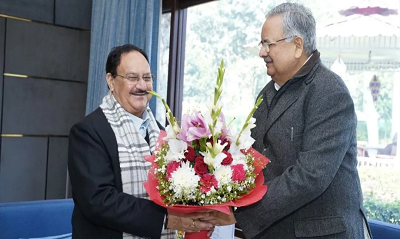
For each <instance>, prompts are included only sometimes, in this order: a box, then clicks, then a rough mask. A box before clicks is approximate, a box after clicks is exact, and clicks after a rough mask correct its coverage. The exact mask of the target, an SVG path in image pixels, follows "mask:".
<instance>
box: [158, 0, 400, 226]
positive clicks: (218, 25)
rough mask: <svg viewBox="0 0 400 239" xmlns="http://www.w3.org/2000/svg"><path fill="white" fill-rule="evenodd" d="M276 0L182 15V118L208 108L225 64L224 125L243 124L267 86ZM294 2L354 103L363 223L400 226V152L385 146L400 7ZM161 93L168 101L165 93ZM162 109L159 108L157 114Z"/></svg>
mask: <svg viewBox="0 0 400 239" xmlns="http://www.w3.org/2000/svg"><path fill="white" fill-rule="evenodd" d="M281 2H283V1H280V0H271V1H265V0H252V1H247V0H235V1H232V0H219V1H214V2H210V3H206V4H201V5H199V6H195V7H190V8H189V9H188V14H187V32H186V46H185V54H186V55H185V65H184V71H185V75H184V90H183V102H182V104H183V113H186V112H189V111H190V110H192V109H198V108H199V107H200V108H201V107H204V106H205V103H206V102H211V97H212V95H213V87H214V85H215V81H216V74H217V69H218V66H219V64H220V62H221V60H223V61H224V63H225V68H226V73H225V78H224V85H223V88H224V89H223V90H224V92H223V94H222V103H223V105H224V108H223V112H224V114H225V117H226V118H227V122H229V121H231V120H232V119H233V118H235V120H234V121H233V123H232V124H233V126H234V127H237V128H239V126H241V125H242V124H243V122H244V120H245V119H246V117H247V115H248V113H249V111H250V110H251V108H252V106H253V104H254V102H255V97H256V96H257V94H258V93H259V91H260V90H261V89H262V88H263V87H264V86H265V84H267V82H268V81H270V78H269V76H267V74H266V69H265V64H264V62H263V60H262V59H260V58H259V57H258V47H257V44H258V42H259V40H260V34H261V27H262V24H263V22H264V20H265V14H266V13H267V12H268V10H269V9H271V8H272V7H274V6H276V5H278V4H279V3H281ZM293 2H299V3H303V4H304V5H306V6H307V7H309V8H310V9H311V10H312V12H313V14H314V17H315V18H316V21H317V49H318V50H319V51H320V52H321V59H322V61H323V63H324V64H325V65H326V66H327V67H329V68H331V69H332V70H333V71H334V72H336V73H337V74H338V75H340V76H341V77H342V78H343V80H344V81H345V83H346V85H347V87H348V88H349V91H350V93H351V95H352V97H353V100H354V103H355V109H356V113H357V118H358V126H357V127H358V128H357V139H358V149H359V154H358V161H359V165H358V170H359V174H360V178H361V182H362V189H363V193H364V205H365V207H366V210H367V214H368V217H369V218H371V219H377V220H381V221H386V222H390V223H394V224H398V225H400V187H398V182H400V174H399V173H398V172H399V170H400V154H399V153H398V152H397V149H396V147H390V145H392V146H393V145H395V144H394V143H393V142H394V141H396V142H397V133H398V132H399V131H400V17H399V15H393V14H391V10H397V11H399V9H400V1H399V0H391V1H387V0H386V1H384V0H381V1H372V0H371V1H368V0H346V1H344V0H326V1H316V0H313V1H308V0H298V1H293ZM368 6H370V7H377V8H373V9H372V10H371V8H368ZM352 7H356V8H352ZM363 9H364V13H363V12H362V11H363ZM385 9H386V10H385ZM371 11H374V12H371ZM385 11H386V12H385ZM355 13H357V14H355ZM358 13H361V14H358ZM371 13H373V14H371ZM392 13H393V12H392ZM163 21H165V22H168V16H163ZM162 26H164V27H165V29H167V30H168V37H165V36H164V37H163V39H168V42H167V41H165V42H162V41H163V40H162V41H161V42H162V43H161V44H162V45H161V49H160V56H161V57H160V58H161V60H160V64H161V65H160V67H159V69H163V68H164V69H165V70H163V71H164V72H165V73H163V76H162V78H163V79H161V78H160V77H158V80H159V81H161V82H162V81H165V82H164V83H162V84H165V85H164V87H158V89H160V90H161V89H166V82H167V72H168V70H167V69H168V68H167V67H168V66H167V62H165V59H166V60H167V61H168V49H167V48H166V47H165V46H168V44H169V25H168V24H164V23H162ZM162 31H163V30H162ZM162 31H161V34H163V33H162ZM163 44H164V45H163ZM165 54H166V55H165ZM165 56H166V57H165ZM164 77H165V78H164ZM158 84H160V83H158ZM161 93H163V92H161ZM164 94H165V96H164V97H166V90H165V93H164ZM338 103H340V102H338ZM159 105H160V104H159ZM163 110H164V109H163V108H162V107H160V111H159V109H157V112H164V111H163ZM158 117H160V114H158ZM389 147H390V149H389Z"/></svg>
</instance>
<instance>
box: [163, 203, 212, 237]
mask: <svg viewBox="0 0 400 239" xmlns="http://www.w3.org/2000/svg"><path fill="white" fill-rule="evenodd" d="M167 211H168V215H167V217H168V221H167V225H166V228H168V229H174V230H181V231H185V232H198V231H201V230H207V231H208V233H207V235H208V236H209V237H211V235H212V232H213V231H214V225H213V224H212V223H210V222H206V221H203V220H202V219H203V218H210V215H209V214H210V212H208V211H207V212H196V213H189V214H179V213H176V212H174V211H172V210H169V209H168V210H167Z"/></svg>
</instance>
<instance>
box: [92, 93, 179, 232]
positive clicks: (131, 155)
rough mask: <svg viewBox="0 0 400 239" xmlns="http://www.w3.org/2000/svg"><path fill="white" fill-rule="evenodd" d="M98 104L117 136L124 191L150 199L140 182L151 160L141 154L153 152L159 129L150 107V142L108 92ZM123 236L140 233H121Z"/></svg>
mask: <svg viewBox="0 0 400 239" xmlns="http://www.w3.org/2000/svg"><path fill="white" fill-rule="evenodd" d="M100 108H101V109H102V110H103V113H104V115H105V116H106V118H107V120H108V123H109V124H110V125H111V128H112V130H113V131H114V134H115V137H116V139H117V145H118V154H119V162H120V167H121V179H122V188H123V192H124V193H127V194H131V195H133V196H135V197H139V198H146V199H149V195H148V194H147V192H146V190H145V189H144V187H143V183H144V182H147V174H148V171H149V169H150V163H149V162H147V161H146V160H145V159H144V156H145V155H150V154H151V153H152V152H154V150H155V147H156V144H157V139H158V135H159V134H160V129H159V128H158V125H157V123H156V120H155V119H154V116H153V114H152V112H151V110H150V108H149V107H147V109H146V110H147V114H148V116H149V118H150V122H149V126H148V129H147V132H148V134H149V144H147V142H146V140H145V139H144V138H143V136H142V135H141V134H140V132H139V129H136V127H135V125H134V123H133V121H132V119H131V115H130V113H129V112H127V111H126V110H125V109H124V108H123V107H122V106H121V105H120V104H119V103H118V102H117V100H116V99H115V98H114V96H113V95H112V93H111V92H109V93H108V94H107V95H106V96H105V97H104V98H103V102H102V104H101V105H100ZM161 229H162V228H161V227H160V230H161ZM123 238H140V237H137V236H132V235H131V234H128V233H124V234H123ZM161 238H165V239H167V238H168V239H169V238H171V239H172V238H175V232H173V231H170V230H167V231H164V232H163V234H162V236H161Z"/></svg>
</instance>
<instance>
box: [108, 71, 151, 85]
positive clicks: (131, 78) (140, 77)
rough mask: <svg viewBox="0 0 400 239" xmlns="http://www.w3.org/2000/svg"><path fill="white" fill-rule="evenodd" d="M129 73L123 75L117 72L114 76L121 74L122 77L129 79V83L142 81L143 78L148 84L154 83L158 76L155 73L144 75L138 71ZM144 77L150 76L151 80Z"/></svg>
mask: <svg viewBox="0 0 400 239" xmlns="http://www.w3.org/2000/svg"><path fill="white" fill-rule="evenodd" d="M128 75H132V76H128ZM128 75H126V76H122V75H118V74H116V75H115V76H114V78H115V77H117V76H119V77H122V78H124V79H125V80H127V81H128V83H130V84H135V85H136V84H137V83H138V82H139V81H140V79H143V81H144V82H145V83H146V84H151V83H153V80H154V79H155V78H156V75H153V74H144V75H142V76H140V75H139V74H137V73H129V74H128ZM144 77H145V78H147V77H148V78H150V80H146V79H145V78H144ZM135 78H136V79H135Z"/></svg>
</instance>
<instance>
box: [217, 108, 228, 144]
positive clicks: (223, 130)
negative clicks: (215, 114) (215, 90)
mask: <svg viewBox="0 0 400 239" xmlns="http://www.w3.org/2000/svg"><path fill="white" fill-rule="evenodd" d="M218 121H219V122H221V124H222V127H221V133H222V137H220V139H221V140H223V139H226V138H227V137H226V136H228V135H230V132H229V130H228V128H227V127H226V122H225V116H224V114H223V113H222V112H221V114H220V115H219V118H218Z"/></svg>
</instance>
